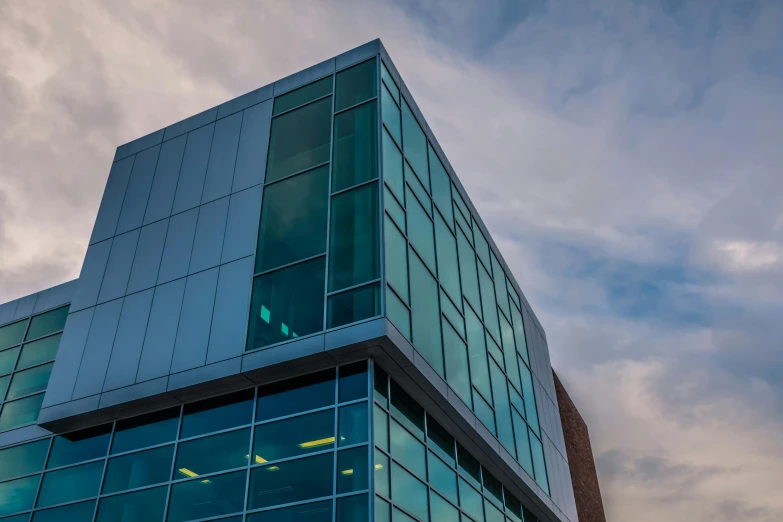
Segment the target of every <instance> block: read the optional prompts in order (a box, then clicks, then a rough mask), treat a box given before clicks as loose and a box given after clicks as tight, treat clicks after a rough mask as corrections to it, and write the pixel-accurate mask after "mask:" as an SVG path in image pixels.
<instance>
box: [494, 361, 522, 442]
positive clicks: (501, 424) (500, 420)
mask: <svg viewBox="0 0 783 522" xmlns="http://www.w3.org/2000/svg"><path fill="white" fill-rule="evenodd" d="M489 371H490V377H491V379H492V398H493V399H494V401H495V422H496V423H497V430H498V439H499V440H500V443H501V444H503V446H505V448H506V449H507V450H508V452H509V453H511V454H512V455H516V448H515V447H514V429H513V428H512V427H511V405H510V403H509V401H508V382H507V381H506V376H505V375H503V373H502V372H501V371H500V367H498V365H497V364H495V363H494V362H492V363H490V365H489Z"/></svg>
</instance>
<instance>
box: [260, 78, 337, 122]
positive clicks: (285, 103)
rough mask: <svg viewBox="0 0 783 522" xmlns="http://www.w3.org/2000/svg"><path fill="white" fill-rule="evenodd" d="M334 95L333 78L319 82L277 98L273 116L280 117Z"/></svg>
mask: <svg viewBox="0 0 783 522" xmlns="http://www.w3.org/2000/svg"><path fill="white" fill-rule="evenodd" d="M331 93H332V76H331V75H329V76H327V77H326V78H323V79H321V80H318V81H316V82H313V83H310V84H307V85H305V86H304V87H299V88H298V89H295V90H293V91H291V92H287V93H285V94H283V95H281V96H278V97H277V98H275V106H274V108H273V110H272V114H273V115H275V116H276V115H278V114H280V113H281V112H285V111H287V110H289V109H293V108H294V107H299V106H300V105H304V104H305V103H308V102H311V101H313V100H316V99H318V98H321V97H322V96H326V95H327V94H331Z"/></svg>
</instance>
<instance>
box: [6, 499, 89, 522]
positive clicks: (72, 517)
mask: <svg viewBox="0 0 783 522" xmlns="http://www.w3.org/2000/svg"><path fill="white" fill-rule="evenodd" d="M93 513H95V501H94V500H89V501H87V502H79V503H78V504H70V505H68V506H63V507H59V508H54V509H45V510H43V511H36V512H35V515H33V522H92V515H93ZM3 522H5V521H3Z"/></svg>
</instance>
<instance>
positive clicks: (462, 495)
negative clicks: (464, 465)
mask: <svg viewBox="0 0 783 522" xmlns="http://www.w3.org/2000/svg"><path fill="white" fill-rule="evenodd" d="M483 504H484V500H483V499H482V497H481V493H479V492H478V491H476V490H475V489H473V487H471V486H470V485H469V484H468V483H467V482H465V481H464V480H463V479H462V477H460V479H459V505H460V507H461V508H462V509H463V510H465V513H467V514H468V515H470V516H471V517H472V518H473V520H477V521H479V522H481V521H483V520H484V505H483Z"/></svg>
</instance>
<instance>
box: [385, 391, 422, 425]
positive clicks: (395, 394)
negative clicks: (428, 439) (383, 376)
mask: <svg viewBox="0 0 783 522" xmlns="http://www.w3.org/2000/svg"><path fill="white" fill-rule="evenodd" d="M391 412H392V415H394V418H395V419H397V420H398V421H400V422H401V423H402V424H403V425H404V426H405V427H407V428H408V429H409V430H411V431H412V432H413V433H415V434H416V435H417V436H419V437H421V438H424V408H422V407H421V406H419V403H417V402H416V401H414V400H413V398H412V397H411V396H410V395H408V394H407V393H405V391H404V390H403V389H402V387H400V385H399V384H397V383H396V382H394V381H391Z"/></svg>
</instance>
